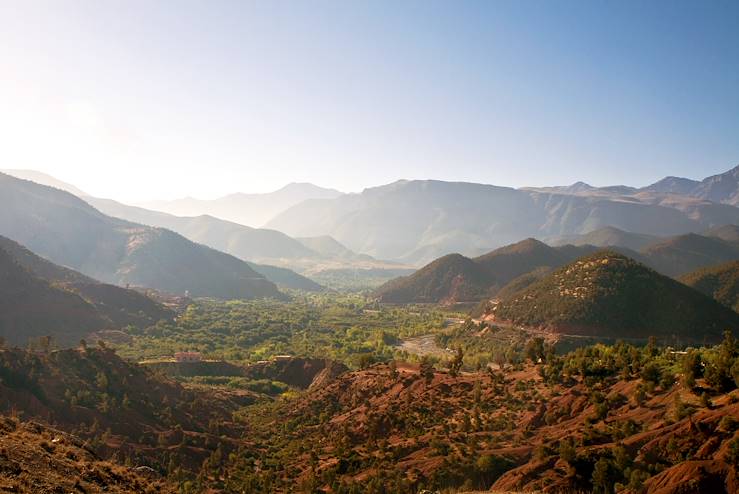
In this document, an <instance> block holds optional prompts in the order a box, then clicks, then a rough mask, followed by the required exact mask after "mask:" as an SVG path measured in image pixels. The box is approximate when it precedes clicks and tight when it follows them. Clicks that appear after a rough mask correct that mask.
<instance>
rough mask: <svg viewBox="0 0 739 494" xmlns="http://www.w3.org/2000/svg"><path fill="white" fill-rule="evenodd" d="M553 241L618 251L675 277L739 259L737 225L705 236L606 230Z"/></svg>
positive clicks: (608, 228) (721, 227)
mask: <svg viewBox="0 0 739 494" xmlns="http://www.w3.org/2000/svg"><path fill="white" fill-rule="evenodd" d="M553 242H554V244H555V245H556V244H560V243H563V242H567V243H570V244H573V245H577V246H581V247H586V246H588V245H590V246H597V247H603V248H609V249H612V250H616V251H618V252H621V253H622V254H625V255H626V256H628V257H631V258H633V259H636V260H638V261H639V262H641V263H643V264H646V265H647V266H649V267H650V268H652V269H655V270H657V271H659V272H660V273H662V274H666V275H668V276H673V277H675V276H680V275H683V274H686V273H689V272H691V271H694V270H696V269H699V268H702V267H706V266H711V265H715V264H719V263H724V262H727V261H730V260H734V259H739V231H738V229H737V227H736V226H734V225H724V226H720V227H714V228H711V229H709V230H707V231H706V232H705V233H704V234H702V235H699V234H697V233H688V234H685V235H676V236H671V237H655V236H652V235H643V234H636V233H630V232H624V231H622V230H619V229H617V228H613V227H607V228H603V229H600V230H596V231H593V232H590V233H587V234H584V235H575V236H569V237H564V238H561V239H555V240H554V241H553ZM561 248H566V247H561Z"/></svg>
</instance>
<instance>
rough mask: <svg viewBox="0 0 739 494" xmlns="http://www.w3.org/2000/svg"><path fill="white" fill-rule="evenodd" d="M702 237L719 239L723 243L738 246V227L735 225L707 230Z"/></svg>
mask: <svg viewBox="0 0 739 494" xmlns="http://www.w3.org/2000/svg"><path fill="white" fill-rule="evenodd" d="M704 235H705V236H707V237H715V238H720V239H721V240H723V241H724V242H729V243H732V244H739V226H737V225H723V226H717V227H714V228H711V229H709V230H707V231H706V232H705V233H704Z"/></svg>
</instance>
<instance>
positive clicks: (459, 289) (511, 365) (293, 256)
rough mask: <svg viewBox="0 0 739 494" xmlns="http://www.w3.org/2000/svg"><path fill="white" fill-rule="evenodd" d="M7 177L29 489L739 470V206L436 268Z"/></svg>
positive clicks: (333, 492)
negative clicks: (695, 226) (729, 218)
mask: <svg viewBox="0 0 739 494" xmlns="http://www.w3.org/2000/svg"><path fill="white" fill-rule="evenodd" d="M36 178H38V177H36ZM41 178H43V179H44V180H46V181H47V182H50V183H51V180H50V178H49V177H41ZM0 179H1V180H0V188H3V189H2V190H4V191H7V192H8V194H6V195H4V196H0V202H2V203H3V204H5V205H6V206H8V207H7V208H6V209H5V210H4V212H3V214H0V235H7V237H6V236H2V237H0V275H1V276H2V277H0V306H1V307H2V311H1V312H0V336H2V339H1V340H0V417H1V420H2V421H3V422H2V425H1V426H0V487H1V488H2V489H6V490H8V491H9V492H29V493H30V492H37V491H39V490H41V491H43V490H44V489H59V488H63V489H65V490H66V489H69V490H70V491H71V492H179V493H182V494H195V493H208V494H216V493H223V494H226V493H237V492H255V493H256V492H260V493H261V492H264V493H267V492H275V493H290V492H311V493H318V492H322V493H326V494H329V493H330V494H355V493H370V494H384V493H388V492H393V493H401V494H402V493H407V494H417V493H421V492H434V493H446V494H452V493H460V494H461V493H473V492H485V491H490V492H506V493H529V492H543V493H552V494H560V493H562V494H564V493H571V492H601V493H608V494H611V493H619V494H684V493H686V492H687V493H692V492H695V493H701V492H725V493H732V492H735V491H736V490H737V466H738V465H739V463H738V462H739V426H738V425H737V424H739V418H737V417H739V409H738V408H737V406H739V405H737V404H738V403H739V394H738V393H739V389H737V387H738V386H739V343H737V340H736V335H737V334H738V333H739V314H737V312H736V307H737V289H736V283H735V278H736V273H735V271H736V263H737V260H739V228H738V227H737V226H736V225H735V224H732V223H726V224H723V223H722V224H716V225H714V224H712V223H711V221H713V220H711V221H708V223H706V225H708V224H710V225H711V226H710V228H705V229H701V230H700V232H698V233H696V232H692V231H690V229H689V228H688V231H685V232H680V230H681V229H682V227H681V228H678V229H676V230H670V233H669V234H665V233H666V232H667V230H665V231H657V232H653V233H654V234H652V233H643V232H640V231H630V230H624V229H622V228H621V227H622V226H623V224H622V223H618V224H619V225H620V227H616V226H613V225H609V226H604V227H602V228H598V229H594V230H592V231H588V232H585V233H577V232H575V231H573V230H568V232H569V233H568V234H567V235H563V236H561V237H560V238H550V239H548V243H545V242H543V241H541V240H537V239H535V238H524V239H518V240H516V241H515V242H513V243H511V244H508V245H502V246H499V247H497V248H494V249H492V250H489V249H483V248H482V247H481V245H482V244H478V247H479V248H478V247H473V244H474V242H473V244H470V246H469V249H470V250H472V251H475V254H476V255H475V256H474V257H467V256H465V255H462V254H449V253H446V254H445V255H443V256H441V257H439V258H438V259H433V260H431V262H430V263H428V264H427V265H424V266H418V269H412V268H411V266H410V265H408V264H403V262H401V261H399V260H398V258H396V260H394V261H379V260H377V259H376V258H375V257H373V256H370V255H369V254H366V253H364V252H368V251H371V248H367V249H364V248H363V249H360V250H359V251H355V250H352V249H350V248H348V247H346V246H344V245H343V244H342V243H340V242H339V241H337V240H336V239H334V238H333V237H332V236H329V235H323V234H322V235H316V236H312V237H303V236H295V237H292V236H289V235H287V234H285V233H282V232H279V231H277V230H269V229H263V228H252V227H247V226H245V225H240V224H236V223H231V222H229V221H226V220H223V219H219V218H215V217H209V216H192V217H185V216H183V217H178V216H173V215H170V214H168V213H160V212H154V211H151V210H145V209H141V208H134V207H132V206H127V205H124V204H122V203H116V202H113V201H106V200H100V199H95V198H92V197H90V196H84V198H80V197H76V196H74V195H72V194H71V193H68V192H65V191H62V190H59V189H57V188H53V187H49V186H45V185H41V184H37V183H34V182H28V181H24V180H18V179H15V178H12V177H10V176H7V175H0ZM53 184H56V186H63V187H66V188H67V189H69V190H72V191H77V193H81V191H78V189H76V188H73V187H69V186H67V185H65V184H63V183H60V182H58V181H56V182H53ZM405 186H406V184H401V185H397V186H396V187H399V188H403V187H405ZM458 186H459V185H455V186H454V187H458ZM436 187H442V186H441V185H439V184H435V185H434V186H433V187H432V188H436ZM588 190H590V189H587V188H583V187H579V188H578V190H577V191H573V190H567V191H562V190H547V191H538V192H537V193H542V194H543V193H545V194H556V195H558V196H559V197H557V199H556V201H567V200H568V199H566V197H567V196H570V195H571V196H576V197H582V196H583V194H585V192H586V191H588ZM427 192H428V191H427ZM498 192H500V191H498ZM591 192H592V191H591ZM505 194H509V192H505ZM516 194H518V192H516ZM609 194H612V192H611V191H609V190H606V191H602V190H599V191H597V192H592V194H586V196H587V201H590V202H589V204H591V205H590V206H588V207H594V206H592V201H594V199H593V198H592V196H593V195H595V196H598V197H601V196H603V197H608V198H609V199H608V200H609V201H615V202H619V201H622V200H623V198H619V199H614V198H613V197H611V196H610V195H609ZM514 195H515V194H514ZM343 197H345V196H344V195H341V196H337V197H335V198H330V199H325V198H324V199H310V200H308V203H309V205H310V204H313V205H315V204H314V202H315V201H319V202H320V201H334V200H337V201H338V200H342V198H343ZM619 197H620V196H619ZM691 197H692V196H691ZM20 198H23V199H22V201H25V202H22V201H21V199H20ZM85 199H86V200H85ZM694 199H695V198H693V199H690V201H693V200H694ZM579 200H580V199H578V201H579ZM599 200H600V199H599ZM701 200H702V199H701ZM587 201H586V202H587ZM22 203H23V204H30V205H31V206H32V208H33V214H30V213H29V212H28V211H25V210H24V209H23V207H22V206H21V204H22ZM299 204H301V203H298V205H299ZM578 204H579V203H578ZM724 206H725V207H728V208H735V207H734V206H733V205H727V204H724V205H723V206H722V208H723V207H724ZM290 207H291V208H295V207H298V206H296V205H292V206H290ZM311 207H313V206H311ZM577 207H580V205H578V206H577ZM583 207H584V206H583ZM640 207H641V206H640ZM660 207H666V206H660ZM693 211H694V210H693ZM643 213H644V214H646V215H647V216H649V214H657V213H653V212H645V211H643ZM640 214H641V213H640ZM674 214H675V213H673V212H670V213H667V217H666V218H667V220H666V221H667V223H666V224H669V222H670V221H671V220H669V218H670V217H672V215H674ZM691 214H692V213H691ZM722 214H723V213H722ZM695 217H696V216H692V218H695ZM723 218H724V217H723V216H722V217H721V219H722V220H723ZM357 221H359V220H357ZM691 221H693V220H691ZM695 221H697V220H695ZM703 226H704V225H703V224H702V223H701V228H702V227H703ZM691 228H692V227H691ZM454 231H457V230H454ZM91 232H92V233H91ZM673 233H674V234H673ZM501 238H505V237H501ZM24 242H25V243H24ZM470 250H467V252H469V251H470ZM423 251H424V252H425V254H424V255H427V254H428V255H430V254H431V253H433V252H434V249H433V248H432V249H429V248H427V247H424V248H423ZM359 252H363V253H359ZM418 259H421V258H420V257H419V258H418ZM261 262H268V263H269V264H267V263H264V264H262V263H261ZM388 278H392V279H389V281H388ZM3 448H4V449H3ZM686 482H688V485H690V489H692V490H688V491H685V490H684V489H685V487H684V486H685V485H686ZM52 492H53V491H52ZM60 492H61V491H60Z"/></svg>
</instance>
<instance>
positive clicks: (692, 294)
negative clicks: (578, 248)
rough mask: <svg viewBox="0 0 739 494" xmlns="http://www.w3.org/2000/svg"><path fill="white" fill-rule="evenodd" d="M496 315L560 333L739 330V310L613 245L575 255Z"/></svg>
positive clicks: (691, 335) (696, 334)
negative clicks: (597, 250)
mask: <svg viewBox="0 0 739 494" xmlns="http://www.w3.org/2000/svg"><path fill="white" fill-rule="evenodd" d="M493 315H494V317H495V319H496V320H504V321H512V322H514V323H517V324H522V325H526V326H533V327H540V328H543V329H546V330H548V331H552V332H555V333H566V334H580V335H591V336H601V337H611V338H620V337H627V338H644V337H646V336H647V335H655V336H662V337H669V336H674V337H675V338H677V339H679V340H680V341H689V340H692V341H697V342H703V341H704V340H707V341H714V340H717V339H718V338H720V336H721V333H722V331H723V330H724V329H732V330H734V331H736V330H739V315H737V314H736V313H735V312H733V311H731V310H729V309H727V308H725V307H724V306H722V305H720V304H719V303H717V302H716V301H715V300H713V299H711V298H709V297H707V296H705V295H703V294H702V293H700V292H698V291H696V290H693V289H692V288H689V287H686V286H685V285H683V284H681V283H679V282H677V281H675V280H673V279H671V278H668V277H666V276H663V275H660V274H659V273H657V272H655V271H653V270H651V269H649V268H647V267H646V266H644V265H641V264H639V263H637V262H636V261H634V260H632V259H630V258H628V257H626V256H623V255H621V254H617V253H615V252H612V251H602V252H598V253H596V254H593V255H591V256H587V257H584V258H581V259H578V260H576V261H575V262H573V263H570V264H568V265H566V266H564V267H562V268H560V269H558V270H556V271H555V272H553V273H552V274H550V275H548V276H546V277H545V278H543V279H542V280H540V281H537V282H535V283H533V284H531V285H530V286H528V287H527V288H525V289H523V290H521V291H519V292H517V293H515V294H513V295H511V296H510V297H508V298H507V299H505V300H503V301H501V302H500V303H499V304H498V305H497V306H496V307H495V308H494V309H493Z"/></svg>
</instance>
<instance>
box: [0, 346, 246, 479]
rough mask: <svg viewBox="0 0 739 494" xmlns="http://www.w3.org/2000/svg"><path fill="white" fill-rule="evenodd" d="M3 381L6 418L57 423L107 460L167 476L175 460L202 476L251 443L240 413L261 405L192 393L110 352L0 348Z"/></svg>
mask: <svg viewBox="0 0 739 494" xmlns="http://www.w3.org/2000/svg"><path fill="white" fill-rule="evenodd" d="M0 378H1V379H0V396H3V399H2V400H0V413H5V414H8V413H10V412H11V411H13V413H16V414H18V413H20V414H23V417H24V418H25V419H34V420H43V421H45V422H47V423H54V424H56V427H57V428H59V429H61V430H64V431H67V432H71V431H74V433H75V435H77V436H79V437H80V438H81V439H83V440H84V441H86V443H87V445H88V448H89V449H90V450H91V451H92V452H93V453H94V454H96V455H98V456H99V457H101V458H106V459H111V458H114V457H115V458H117V459H118V460H119V461H121V462H124V461H130V462H134V464H136V465H145V466H148V467H150V468H153V469H154V470H155V471H156V472H159V473H160V474H166V473H167V471H168V468H171V467H169V466H168V464H167V462H169V461H173V462H174V464H175V465H176V466H177V468H180V469H181V470H182V471H183V473H184V472H188V471H193V470H194V471H195V472H197V471H199V470H200V468H201V466H202V463H203V461H204V460H206V459H208V457H209V456H210V455H211V454H212V453H213V452H214V451H216V450H217V449H221V450H222V452H223V453H227V452H230V451H232V450H233V449H234V448H236V447H238V446H240V445H241V444H243V442H242V440H241V439H239V438H240V436H241V432H242V430H243V429H242V428H241V426H239V424H237V423H235V422H233V420H232V414H233V412H235V411H236V410H238V409H239V408H240V407H242V406H244V405H246V404H248V403H251V402H253V401H254V398H253V397H252V396H251V395H249V394H246V393H232V394H230V395H225V394H223V393H220V392H218V391H216V390H206V389H187V388H184V387H183V386H182V385H180V384H178V383H176V382H174V381H171V380H168V379H165V378H162V377H161V376H159V375H156V374H154V373H152V372H151V371H148V370H146V369H144V368H143V367H141V366H138V365H134V364H130V363H127V362H125V361H123V360H122V359H120V358H119V357H117V356H116V355H115V353H114V352H113V351H112V350H109V349H105V348H86V349H78V350H60V351H53V352H47V353H32V352H27V351H25V350H19V349H14V350H0ZM170 473H171V472H170Z"/></svg>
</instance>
